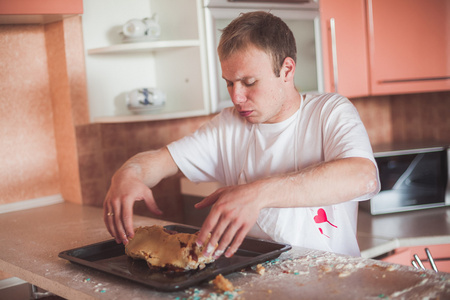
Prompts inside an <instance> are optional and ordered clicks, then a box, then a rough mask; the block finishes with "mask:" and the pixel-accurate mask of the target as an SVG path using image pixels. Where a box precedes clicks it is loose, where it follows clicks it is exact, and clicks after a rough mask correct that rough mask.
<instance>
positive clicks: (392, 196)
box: [361, 144, 450, 215]
mask: <svg viewBox="0 0 450 300" xmlns="http://www.w3.org/2000/svg"><path fill="white" fill-rule="evenodd" d="M374 156H375V159H376V161H377V164H378V169H379V172H380V181H381V191H380V193H379V194H378V195H376V196H375V197H374V198H372V199H371V200H370V202H369V201H365V202H362V203H361V205H362V207H363V208H365V209H367V210H369V211H370V213H371V214H373V215H378V214H385V213H393V212H401V211H410V210H417V209H424V208H432V207H442V206H448V205H450V176H449V172H450V167H449V166H450V160H449V158H450V148H449V146H448V144H409V145H389V146H381V147H378V148H374Z"/></svg>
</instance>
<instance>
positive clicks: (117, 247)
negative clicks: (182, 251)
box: [59, 225, 291, 292]
mask: <svg viewBox="0 0 450 300" xmlns="http://www.w3.org/2000/svg"><path fill="white" fill-rule="evenodd" d="M164 227H165V228H167V229H168V230H174V231H178V232H185V233H195V232H197V231H198V230H199V228H195V227H190V226H183V225H168V226H164ZM290 249H291V246H290V245H287V244H280V243H275V242H270V241H265V240H259V239H254V238H250V237H247V238H245V240H244V241H243V243H242V245H241V246H240V248H239V249H238V251H237V252H236V253H235V254H234V255H233V257H230V258H226V257H224V256H221V257H220V258H219V259H217V260H216V261H215V262H213V263H211V264H208V265H207V266H206V268H204V269H203V270H191V271H186V272H181V273H174V272H172V273H168V272H161V271H155V270H151V269H150V268H149V267H148V266H147V263H146V261H144V260H133V259H132V258H130V257H128V256H127V255H126V254H125V247H124V245H123V244H117V243H116V242H115V240H108V241H104V242H100V243H96V244H91V245H87V246H84V247H80V248H75V249H71V250H66V251H62V252H61V253H59V257H61V258H63V259H67V260H69V261H70V262H72V263H76V264H80V265H83V266H87V267H91V268H93V269H96V270H100V271H103V272H106V273H109V274H113V275H116V276H120V277H122V278H126V279H129V280H132V281H135V282H138V283H142V284H144V285H147V286H149V287H152V288H154V289H157V290H161V291H167V292H171V291H176V290H180V289H185V288H188V287H191V286H193V285H196V284H199V283H201V282H203V281H207V280H210V279H213V278H215V277H216V276H217V275H218V274H222V275H226V274H229V273H232V272H235V271H239V270H241V269H242V268H245V267H248V266H252V265H255V264H258V263H261V262H265V261H268V260H272V259H274V258H277V257H278V256H279V255H280V254H281V253H283V252H285V251H288V250H290Z"/></svg>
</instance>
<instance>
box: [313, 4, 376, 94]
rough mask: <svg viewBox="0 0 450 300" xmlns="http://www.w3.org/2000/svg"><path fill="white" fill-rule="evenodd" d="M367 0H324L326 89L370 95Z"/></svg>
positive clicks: (323, 38) (323, 24)
mask: <svg viewBox="0 0 450 300" xmlns="http://www.w3.org/2000/svg"><path fill="white" fill-rule="evenodd" d="M365 12H366V9H365V0H340V1H336V0H321V1H320V16H321V27H322V44H323V57H324V60H323V64H324V78H325V91H327V92H337V93H339V94H342V95H344V96H346V97H357V96H367V95H368V92H369V88H368V84H369V79H368V57H367V33H366V28H367V26H366V19H365Z"/></svg>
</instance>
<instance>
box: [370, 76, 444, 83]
mask: <svg viewBox="0 0 450 300" xmlns="http://www.w3.org/2000/svg"><path fill="white" fill-rule="evenodd" d="M449 79H450V76H443V77H423V78H410V79H392V80H380V81H379V82H380V83H401V82H412V81H435V80H436V81H437V80H449Z"/></svg>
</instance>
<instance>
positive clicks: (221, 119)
mask: <svg viewBox="0 0 450 300" xmlns="http://www.w3.org/2000/svg"><path fill="white" fill-rule="evenodd" d="M302 98H303V100H302V104H301V107H300V109H299V110H298V111H297V112H296V113H295V114H294V115H292V116H291V117H290V118H288V119H287V120H284V121H282V122H280V123H275V124H251V123H249V122H247V121H246V120H245V119H244V118H242V117H241V116H239V114H238V113H237V111H236V110H235V109H234V108H226V109H224V110H223V111H222V112H221V113H220V114H218V115H217V116H216V117H214V118H213V119H212V120H211V121H210V122H208V123H206V124H205V125H203V126H202V127H201V128H199V129H198V130H197V131H196V132H195V133H193V134H192V135H190V136H187V137H184V138H182V139H181V140H179V141H176V142H173V143H171V144H169V145H168V149H169V151H170V153H171V155H172V157H173V159H174V161H175V163H176V164H177V165H178V167H179V169H180V170H181V171H182V172H183V173H184V175H185V176H186V177H187V178H188V179H190V180H191V181H194V182H202V181H203V182H205V181H217V182H220V183H221V184H223V185H224V186H230V185H237V184H242V183H247V182H252V181H255V180H258V179H261V178H265V177H267V176H271V175H276V174H284V173H288V172H293V171H296V170H297V171H298V170H301V169H303V168H305V167H308V166H311V165H313V164H317V163H319V162H324V161H331V160H334V159H337V158H346V157H364V158H368V159H370V160H372V161H373V162H374V164H375V165H376V163H375V160H374V158H373V153H372V148H371V146H370V142H369V138H368V136H367V132H366V130H365V128H364V125H363V123H362V122H361V120H360V118H359V114H358V112H357V110H356V108H355V107H354V106H353V105H352V103H351V102H350V101H349V100H348V99H347V98H344V97H342V96H340V95H337V94H306V95H302ZM324 188H326V187H324ZM375 194H376V193H372V194H368V195H364V196H362V197H359V198H358V199H349V200H365V199H370V198H371V197H373V196H374V195H375ZM357 210H358V203H357V201H348V202H344V203H341V204H337V205H330V206H326V207H298V208H265V209H262V210H261V212H260V215H259V217H258V220H257V225H258V227H259V228H256V229H257V230H256V231H253V232H256V235H257V237H261V238H268V237H269V238H271V239H273V240H275V241H277V242H282V243H288V244H291V245H295V246H301V247H307V248H312V249H319V250H325V251H331V252H336V253H342V254H349V255H353V256H359V255H360V252H359V247H358V243H357V240H356V220H357ZM258 229H260V230H259V233H258Z"/></svg>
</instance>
